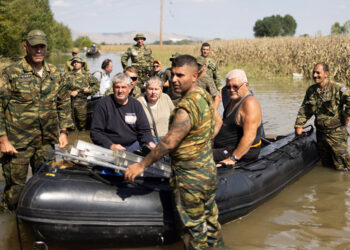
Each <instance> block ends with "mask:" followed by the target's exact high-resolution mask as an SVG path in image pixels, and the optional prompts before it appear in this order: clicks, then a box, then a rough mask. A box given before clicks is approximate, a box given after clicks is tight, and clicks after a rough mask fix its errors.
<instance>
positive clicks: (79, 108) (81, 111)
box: [72, 97, 87, 131]
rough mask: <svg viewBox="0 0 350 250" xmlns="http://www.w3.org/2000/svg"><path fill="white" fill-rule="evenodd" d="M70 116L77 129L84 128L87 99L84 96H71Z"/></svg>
mask: <svg viewBox="0 0 350 250" xmlns="http://www.w3.org/2000/svg"><path fill="white" fill-rule="evenodd" d="M72 118H73V121H74V125H75V127H76V128H77V129H78V130H79V131H81V130H85V129H86V120H87V99H86V98H85V97H84V98H81V97H75V98H72Z"/></svg>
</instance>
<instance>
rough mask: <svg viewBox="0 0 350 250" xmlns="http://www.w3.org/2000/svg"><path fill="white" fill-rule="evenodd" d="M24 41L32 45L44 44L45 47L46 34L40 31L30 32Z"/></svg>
mask: <svg viewBox="0 0 350 250" xmlns="http://www.w3.org/2000/svg"><path fill="white" fill-rule="evenodd" d="M26 41H27V42H28V43H29V44H30V45H32V46H35V45H38V44H44V45H46V46H47V38H46V34H45V33H44V32H43V31H41V30H32V31H30V32H29V33H28V35H27V39H26Z"/></svg>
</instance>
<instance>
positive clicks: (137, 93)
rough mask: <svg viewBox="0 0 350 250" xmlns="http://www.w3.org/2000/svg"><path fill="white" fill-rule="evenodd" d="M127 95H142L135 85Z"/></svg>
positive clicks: (136, 96)
mask: <svg viewBox="0 0 350 250" xmlns="http://www.w3.org/2000/svg"><path fill="white" fill-rule="evenodd" d="M129 95H130V96H132V97H134V98H139V97H140V96H141V95H142V91H141V89H140V88H139V86H135V87H134V88H133V90H132V91H131V92H130V94H129Z"/></svg>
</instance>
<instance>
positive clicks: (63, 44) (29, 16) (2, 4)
mask: <svg viewBox="0 0 350 250" xmlns="http://www.w3.org/2000/svg"><path fill="white" fill-rule="evenodd" d="M33 29H40V30H42V31H44V32H45V33H46V36H47V40H48V53H49V54H50V52H52V51H65V50H67V49H70V48H71V47H72V37H71V33H70V30H69V28H68V27H67V26H65V25H63V24H61V23H58V22H57V21H56V20H55V19H54V17H53V13H52V11H51V9H50V5H49V0H1V1H0V55H2V56H6V57H18V56H21V55H23V54H24V50H23V42H24V40H25V38H26V36H27V34H28V32H29V31H31V30H33Z"/></svg>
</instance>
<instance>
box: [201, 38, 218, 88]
mask: <svg viewBox="0 0 350 250" xmlns="http://www.w3.org/2000/svg"><path fill="white" fill-rule="evenodd" d="M209 53H210V44H209V43H203V44H202V47H201V55H200V57H203V58H204V59H205V62H206V64H205V65H206V73H207V75H208V76H209V77H210V78H212V79H213V81H214V83H215V85H216V88H217V89H220V88H221V82H220V76H219V69H218V66H217V65H216V62H215V61H214V59H212V58H210V57H209Z"/></svg>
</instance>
